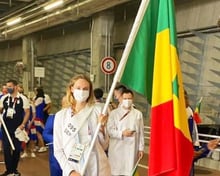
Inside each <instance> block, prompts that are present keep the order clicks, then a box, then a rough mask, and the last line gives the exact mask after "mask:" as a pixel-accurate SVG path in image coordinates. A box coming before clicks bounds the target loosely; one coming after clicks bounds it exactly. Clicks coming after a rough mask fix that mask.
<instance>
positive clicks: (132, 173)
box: [131, 157, 142, 176]
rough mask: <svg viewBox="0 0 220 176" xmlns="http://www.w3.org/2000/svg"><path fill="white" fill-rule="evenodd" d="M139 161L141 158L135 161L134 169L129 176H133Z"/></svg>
mask: <svg viewBox="0 0 220 176" xmlns="http://www.w3.org/2000/svg"><path fill="white" fill-rule="evenodd" d="M141 159H142V158H141V157H139V158H138V160H137V162H136V164H135V166H134V168H133V169H132V171H131V176H133V175H134V173H135V172H136V169H137V166H138V163H139V162H140V160H141Z"/></svg>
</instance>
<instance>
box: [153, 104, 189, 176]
mask: <svg viewBox="0 0 220 176" xmlns="http://www.w3.org/2000/svg"><path fill="white" fill-rule="evenodd" d="M151 139H154V140H151V141H150V143H151V144H150V155H151V157H150V158H149V168H150V170H149V175H151V176H154V175H155V176H156V175H161V176H187V175H188V174H189V172H190V168H189V167H188V166H189V164H191V162H192V160H185V161H183V160H182V159H183V158H186V157H183V155H186V154H187V155H188V154H189V156H190V155H191V153H184V151H193V150H192V143H191V142H190V141H189V140H188V139H187V138H186V137H185V136H184V135H183V133H182V132H181V131H180V130H179V129H177V128H175V126H174V118H173V101H172V100H171V101H168V102H166V103H163V104H161V105H159V106H156V107H152V111H151ZM155 139H156V140H155ZM191 156H192V155H191ZM179 172H181V173H179Z"/></svg>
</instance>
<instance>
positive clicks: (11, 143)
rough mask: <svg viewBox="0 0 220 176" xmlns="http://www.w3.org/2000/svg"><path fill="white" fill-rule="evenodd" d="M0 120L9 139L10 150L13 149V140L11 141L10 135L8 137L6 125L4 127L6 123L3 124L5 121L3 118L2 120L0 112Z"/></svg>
mask: <svg viewBox="0 0 220 176" xmlns="http://www.w3.org/2000/svg"><path fill="white" fill-rule="evenodd" d="M0 120H1V122H2V125H3V128H4V130H5V133H6V135H7V137H8V140H9V143H10V145H11V148H12V150H15V147H14V144H13V142H12V140H11V137H10V135H9V133H8V129H7V127H6V125H5V122H4V120H3V117H2V114H0Z"/></svg>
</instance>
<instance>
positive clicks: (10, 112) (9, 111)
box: [6, 108, 14, 119]
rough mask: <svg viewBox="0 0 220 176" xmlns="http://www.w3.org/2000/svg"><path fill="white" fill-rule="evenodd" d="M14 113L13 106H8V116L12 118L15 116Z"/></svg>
mask: <svg viewBox="0 0 220 176" xmlns="http://www.w3.org/2000/svg"><path fill="white" fill-rule="evenodd" d="M13 114H14V109H13V108H8V109H7V114H6V117H8V118H10V119H12V118H13Z"/></svg>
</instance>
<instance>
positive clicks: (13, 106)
mask: <svg viewBox="0 0 220 176" xmlns="http://www.w3.org/2000/svg"><path fill="white" fill-rule="evenodd" d="M10 98H11V101H12V100H13V98H12V97H8V107H10ZM17 100H18V98H17V97H15V98H14V103H13V105H12V108H13V109H15V105H16V103H17Z"/></svg>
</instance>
